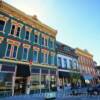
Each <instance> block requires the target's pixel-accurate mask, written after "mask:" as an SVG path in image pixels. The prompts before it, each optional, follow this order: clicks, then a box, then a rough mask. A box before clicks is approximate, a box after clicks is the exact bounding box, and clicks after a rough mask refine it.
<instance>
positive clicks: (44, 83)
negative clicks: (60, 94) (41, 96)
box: [41, 74, 50, 92]
mask: <svg viewBox="0 0 100 100" xmlns="http://www.w3.org/2000/svg"><path fill="white" fill-rule="evenodd" d="M49 81H50V78H49V75H47V74H42V75H41V91H42V92H48V91H49V83H50V82H49Z"/></svg>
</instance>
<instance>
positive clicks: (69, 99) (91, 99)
mask: <svg viewBox="0 0 100 100" xmlns="http://www.w3.org/2000/svg"><path fill="white" fill-rule="evenodd" d="M0 100H45V99H44V97H34V96H16V97H8V98H2V99H0ZM50 100H51V99H50ZM53 100H100V96H66V97H57V98H56V99H53Z"/></svg>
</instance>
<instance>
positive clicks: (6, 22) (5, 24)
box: [0, 19, 7, 33]
mask: <svg viewBox="0 0 100 100" xmlns="http://www.w3.org/2000/svg"><path fill="white" fill-rule="evenodd" d="M0 21H4V20H1V19H0ZM6 23H7V22H6V21H4V26H3V30H2V31H0V32H3V33H4V30H5V27H6Z"/></svg>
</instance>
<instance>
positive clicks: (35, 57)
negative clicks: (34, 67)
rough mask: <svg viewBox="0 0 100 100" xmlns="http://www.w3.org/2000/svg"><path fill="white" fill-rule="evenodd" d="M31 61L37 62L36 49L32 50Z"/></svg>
mask: <svg viewBox="0 0 100 100" xmlns="http://www.w3.org/2000/svg"><path fill="white" fill-rule="evenodd" d="M33 62H38V51H36V50H34V51H33Z"/></svg>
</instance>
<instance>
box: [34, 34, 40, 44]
mask: <svg viewBox="0 0 100 100" xmlns="http://www.w3.org/2000/svg"><path fill="white" fill-rule="evenodd" d="M38 38H39V37H38V35H37V34H35V35H34V42H35V43H38Z"/></svg>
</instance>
